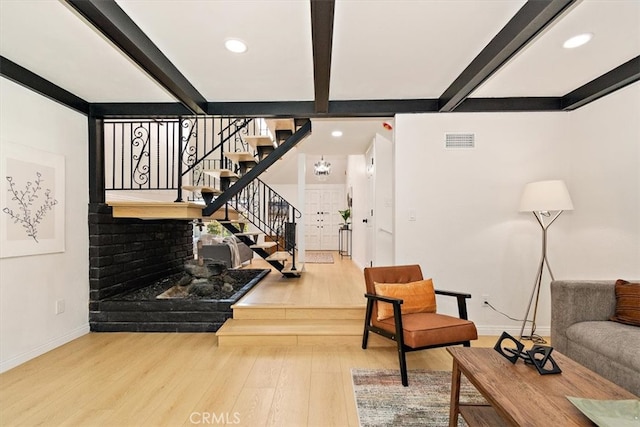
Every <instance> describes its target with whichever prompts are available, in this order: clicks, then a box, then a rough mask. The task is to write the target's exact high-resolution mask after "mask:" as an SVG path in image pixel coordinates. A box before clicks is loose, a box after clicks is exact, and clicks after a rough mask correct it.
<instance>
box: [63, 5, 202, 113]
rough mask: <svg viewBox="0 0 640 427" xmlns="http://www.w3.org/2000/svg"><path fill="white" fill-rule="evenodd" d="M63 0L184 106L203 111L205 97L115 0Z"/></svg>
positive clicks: (198, 111) (199, 111)
mask: <svg viewBox="0 0 640 427" xmlns="http://www.w3.org/2000/svg"><path fill="white" fill-rule="evenodd" d="M65 1H66V2H67V3H68V4H69V5H70V6H71V7H72V8H73V9H75V10H76V11H78V13H80V14H81V15H82V16H84V17H85V18H86V19H87V20H88V21H89V22H90V23H91V24H92V25H93V26H94V27H95V28H96V29H97V30H98V31H99V32H101V33H102V34H104V35H105V37H107V38H108V39H109V40H111V41H112V42H113V43H114V44H115V45H116V46H117V47H118V48H119V49H120V50H121V51H122V52H123V53H124V54H125V55H127V56H128V57H129V58H131V59H132V60H133V61H134V62H135V63H136V64H138V65H139V66H140V67H142V69H143V70H144V71H145V72H146V73H147V74H148V75H149V76H150V77H151V78H153V79H154V80H156V81H157V82H158V83H159V84H160V85H161V86H163V87H164V88H165V89H166V90H167V91H169V93H171V94H172V95H173V96H174V97H175V98H176V99H177V100H178V101H179V102H181V103H182V104H184V106H185V107H187V108H188V109H189V110H191V111H192V112H193V113H196V114H205V113H206V107H207V101H206V99H205V98H204V97H203V96H202V95H201V94H200V93H199V92H198V91H197V90H196V88H194V87H193V85H191V83H190V82H189V81H188V80H187V78H186V77H185V76H184V75H182V73H181V72H180V71H179V70H178V69H177V68H176V67H175V66H174V65H173V63H171V61H170V60H169V59H168V58H167V57H166V56H165V55H164V54H163V53H162V52H161V51H160V49H158V47H157V46H156V45H155V44H154V43H153V42H152V41H151V39H149V37H147V35H146V34H145V33H144V32H143V31H142V30H141V29H140V27H138V26H137V25H136V23H135V22H133V21H132V20H131V18H129V16H128V15H127V14H126V13H125V12H124V11H123V10H122V9H121V8H120V6H118V5H117V3H116V2H115V1H113V0H65Z"/></svg>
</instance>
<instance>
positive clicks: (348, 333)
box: [216, 319, 394, 347]
mask: <svg viewBox="0 0 640 427" xmlns="http://www.w3.org/2000/svg"><path fill="white" fill-rule="evenodd" d="M363 325H364V321H363V320H362V319H358V320H355V319H353V320H352V319H299V320H295V319H290V320H279V319H276V320H264V319H260V320H237V319H229V320H227V321H226V322H225V323H224V325H222V327H221V328H220V329H218V331H217V332H216V336H217V337H218V346H219V347H227V346H242V345H250V346H261V345H264V346H274V345H296V346H297V345H327V344H331V345H341V346H342V345H346V346H361V345H362V332H363V328H364V326H363ZM376 338H378V339H376ZM393 344H394V343H393V341H391V340H386V339H383V338H381V337H376V336H375V334H370V335H369V345H370V346H372V347H374V346H392V345H393Z"/></svg>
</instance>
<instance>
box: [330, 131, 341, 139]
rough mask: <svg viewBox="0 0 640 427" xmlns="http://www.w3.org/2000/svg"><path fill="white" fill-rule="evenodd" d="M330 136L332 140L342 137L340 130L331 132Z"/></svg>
mask: <svg viewBox="0 0 640 427" xmlns="http://www.w3.org/2000/svg"><path fill="white" fill-rule="evenodd" d="M331 136H332V137H334V138H340V137H341V136H342V131H341V130H334V131H333V132H331Z"/></svg>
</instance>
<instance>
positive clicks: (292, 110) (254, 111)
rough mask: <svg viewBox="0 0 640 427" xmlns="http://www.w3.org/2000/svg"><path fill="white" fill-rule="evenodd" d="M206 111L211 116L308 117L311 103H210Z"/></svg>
mask: <svg viewBox="0 0 640 427" xmlns="http://www.w3.org/2000/svg"><path fill="white" fill-rule="evenodd" d="M207 111H208V112H209V114H210V115H212V116H236V117H299V118H301V117H310V116H312V115H314V103H313V101H273V102H271V101H264V102H210V103H209V106H208V107H207Z"/></svg>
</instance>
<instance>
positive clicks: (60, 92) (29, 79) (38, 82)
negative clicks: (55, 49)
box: [0, 56, 90, 116]
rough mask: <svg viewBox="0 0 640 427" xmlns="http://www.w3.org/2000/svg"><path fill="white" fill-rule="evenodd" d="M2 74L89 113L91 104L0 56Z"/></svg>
mask: <svg viewBox="0 0 640 427" xmlns="http://www.w3.org/2000/svg"><path fill="white" fill-rule="evenodd" d="M0 75H2V76H3V77H5V78H7V79H9V80H11V81H13V82H15V83H17V84H19V85H21V86H24V87H26V88H27V89H31V90H33V91H34V92H37V93H39V94H40V95H42V96H45V97H47V98H49V99H51V100H53V101H55V102H58V103H60V104H62V105H64V106H65V107H69V108H71V109H72V110H75V111H77V112H79V113H82V114H84V115H87V116H88V115H89V108H90V104H89V103H88V102H87V101H85V100H84V99H82V98H80V97H78V96H76V95H74V94H72V93H71V92H69V91H67V90H65V89H63V88H61V87H60V86H58V85H55V84H53V83H51V82H50V81H49V80H46V79H44V78H42V77H40V76H39V75H37V74H35V73H33V72H31V71H29V70H27V69H26V68H24V67H22V66H20V65H18V64H16V63H15V62H13V61H11V60H10V59H7V58H5V57H4V56H0Z"/></svg>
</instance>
